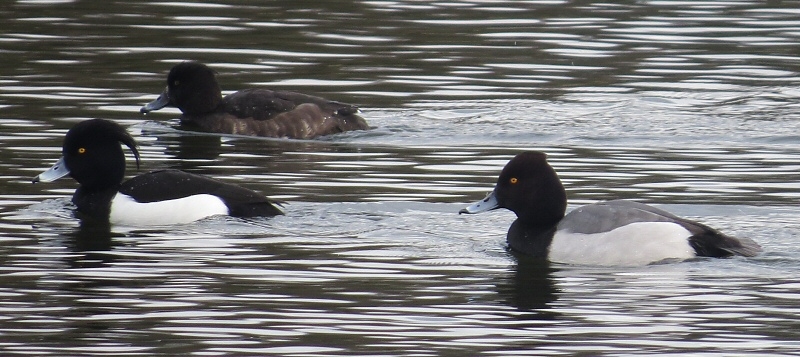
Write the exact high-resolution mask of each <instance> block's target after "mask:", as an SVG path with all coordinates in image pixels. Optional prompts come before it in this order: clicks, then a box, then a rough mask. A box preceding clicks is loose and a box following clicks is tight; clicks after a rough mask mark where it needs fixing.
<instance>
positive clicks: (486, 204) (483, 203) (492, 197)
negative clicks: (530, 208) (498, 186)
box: [458, 191, 500, 214]
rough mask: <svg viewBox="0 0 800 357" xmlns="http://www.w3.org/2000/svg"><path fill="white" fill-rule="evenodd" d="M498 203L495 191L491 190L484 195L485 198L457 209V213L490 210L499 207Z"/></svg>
mask: <svg viewBox="0 0 800 357" xmlns="http://www.w3.org/2000/svg"><path fill="white" fill-rule="evenodd" d="M499 207H500V204H499V203H497V195H496V194H495V191H492V192H491V193H490V194H488V195H487V196H486V198H484V199H482V200H480V201H478V202H475V203H473V204H471V205H469V206H467V207H465V208H462V209H461V210H460V211H458V214H462V213H466V214H473V213H481V212H486V211H491V210H493V209H495V208H499Z"/></svg>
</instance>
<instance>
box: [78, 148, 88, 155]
mask: <svg viewBox="0 0 800 357" xmlns="http://www.w3.org/2000/svg"><path fill="white" fill-rule="evenodd" d="M85 152H86V148H78V154H83V153H85Z"/></svg>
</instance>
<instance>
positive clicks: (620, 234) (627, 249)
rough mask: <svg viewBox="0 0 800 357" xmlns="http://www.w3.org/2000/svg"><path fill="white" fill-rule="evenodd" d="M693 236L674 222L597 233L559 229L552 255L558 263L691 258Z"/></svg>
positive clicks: (630, 262) (639, 262) (631, 262)
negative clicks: (691, 239)
mask: <svg viewBox="0 0 800 357" xmlns="http://www.w3.org/2000/svg"><path fill="white" fill-rule="evenodd" d="M691 235H692V234H691V233H690V232H689V231H687V230H686V228H683V227H681V226H680V225H678V224H675V223H670V222H638V223H632V224H629V225H626V226H622V227H619V228H617V229H614V230H612V231H608V232H604V233H595V234H582V233H571V232H563V231H559V232H557V233H556V234H555V236H553V241H552V243H551V245H550V254H549V255H548V257H549V259H550V261H552V262H558V263H567V264H586V265H629V266H633V265H646V264H650V263H655V262H658V261H661V260H664V259H681V260H683V259H690V258H694V257H695V252H694V249H693V248H692V247H691V246H690V245H689V241H688V238H689V237H690V236H691Z"/></svg>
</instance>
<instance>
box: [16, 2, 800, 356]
mask: <svg viewBox="0 0 800 357" xmlns="http://www.w3.org/2000/svg"><path fill="white" fill-rule="evenodd" d="M0 21H2V23H3V25H2V27H0V155H2V158H3V160H1V161H0V177H1V178H2V180H0V188H2V190H0V262H2V263H0V354H1V355H3V356H11V355H53V356H64V355H102V356H115V355H118V356H133V355H147V356H150V355H159V354H160V355H284V356H353V355H370V356H374V355H403V356H437V355H452V356H471V355H485V356H515V355H532V356H541V355H579V354H582V355H601V354H602V355H631V354H658V353H667V354H692V355H700V354H703V355H743V354H764V355H800V352H799V351H800V342H798V341H800V332H798V331H800V322H798V316H800V293H799V292H798V291H800V273H798V271H800V244H798V239H797V235H798V233H800V212H798V209H797V207H798V200H800V174H798V172H800V144H798V143H800V134H798V132H800V130H798V129H800V128H798V127H799V125H798V123H800V105H799V104H798V103H800V102H799V101H798V98H800V89H798V84H800V76H798V72H800V52H798V50H797V48H798V47H797V46H798V43H800V2H797V1H758V2H757V1H636V2H632V1H626V2H598V1H583V2H566V1H488V0H487V1H477V0H476V1H410V0H408V1H363V2H358V1H302V0H301V1H263V2H262V1H252V0H240V1H235V0H223V1H217V2H213V3H208V2H197V3H192V2H170V1H164V2H145V1H100V0H95V1H88V0H87V1H80V0H75V1H70V0H62V1H59V0H53V1H46V0H45V1H37V0H28V1H23V0H21V1H10V2H7V3H4V4H3V5H2V6H1V7H0ZM187 59H195V60H200V61H203V62H206V63H208V64H209V65H211V66H212V67H213V68H214V69H216V70H217V71H218V72H219V79H220V82H221V86H222V87H223V90H224V91H226V92H231V91H235V90H238V89H242V88H246V87H252V86H267V87H272V88H280V89H290V90H297V91H302V92H307V93H311V94H316V95H321V96H326V97H329V98H331V99H336V100H340V101H345V102H352V103H356V104H359V105H360V106H361V107H362V109H363V110H364V116H365V117H366V118H367V119H368V120H369V122H370V123H371V124H372V125H373V126H374V127H375V129H374V130H371V131H368V132H352V133H346V134H341V135H335V136H331V137H327V138H323V139H319V140H314V141H286V140H265V139H257V138H243V137H220V136H215V135H202V134H197V133H191V132H186V131H182V130H180V129H179V128H177V120H176V118H177V116H178V111H177V110H174V109H173V110H166V111H159V112H155V113H152V114H150V115H148V116H146V117H144V116H141V115H140V114H139V112H138V109H139V107H140V106H141V105H142V104H144V103H146V102H148V101H150V100H152V99H154V98H155V96H156V95H157V94H158V93H159V92H160V91H161V89H162V88H163V85H164V78H165V75H166V72H167V71H168V70H169V68H170V67H171V66H172V65H173V64H175V63H177V62H179V61H183V60H187ZM90 118H107V119H113V120H116V121H118V122H120V123H122V124H125V125H127V126H129V127H130V131H131V132H132V133H133V134H134V135H135V137H136V138H137V140H138V141H139V143H140V146H141V151H142V154H143V165H142V168H141V172H145V171H149V170H155V169H161V168H180V169H184V170H187V171H191V172H196V173H202V174H206V175H210V176H213V177H217V178H220V179H222V180H225V181H230V182H236V183H239V184H241V185H244V186H247V187H249V188H253V189H256V190H259V191H261V192H264V193H266V194H268V195H270V196H272V197H275V198H278V199H281V200H284V201H287V202H288V204H287V206H286V212H287V215H286V216H283V217H276V218H269V219H253V220H242V219H232V218H213V219H208V220H204V221H201V222H198V223H196V224H191V225H184V226H171V227H149V228H148V227H105V226H102V225H97V224H91V223H88V222H86V223H81V222H80V221H78V220H77V219H76V218H75V217H74V216H73V213H72V207H71V205H70V203H69V197H70V196H71V194H72V192H73V190H74V189H75V187H76V185H75V183H74V182H73V181H71V180H68V179H62V180H59V181H56V182H54V183H49V184H37V185H32V184H31V183H30V179H31V178H32V177H33V176H35V175H36V174H37V173H39V172H40V171H42V170H44V169H45V168H47V167H49V166H50V165H51V164H52V163H54V162H55V160H56V159H57V157H58V156H59V154H60V145H61V138H62V136H63V135H64V133H65V132H66V130H67V129H68V128H69V127H71V126H72V125H73V124H74V123H75V122H78V121H81V120H85V119H90ZM527 149H536V150H542V151H546V152H547V153H548V154H549V155H550V161H551V162H552V164H553V166H554V167H555V168H556V169H557V170H558V171H559V174H560V176H561V177H562V179H563V181H564V182H565V185H566V187H567V191H568V195H569V197H570V203H571V207H575V206H576V205H578V204H583V203H588V202H594V201H598V200H605V199H612V198H631V199H637V200H640V201H644V202H649V203H652V204H655V205H658V206H660V207H663V208H666V209H668V210H670V211H672V212H674V213H676V214H679V215H684V216H688V217H691V218H694V219H698V220H700V221H702V222H705V223H707V224H709V225H712V226H714V227H717V228H719V229H721V230H723V231H724V232H727V233H730V234H732V235H740V236H749V237H752V238H753V239H755V240H756V241H758V242H759V243H760V244H762V245H763V246H764V248H765V253H764V254H763V255H761V256H759V257H756V258H748V259H744V258H735V259H722V260H707V259H702V260H697V261H690V262H683V263H676V264H664V265H655V266H647V267H640V268H596V267H578V266H567V265H549V266H548V265H542V264H541V263H537V262H532V261H529V260H527V259H525V258H524V257H516V256H513V255H512V254H510V253H508V252H507V251H506V250H505V247H504V240H505V232H506V229H507V227H508V225H509V224H510V223H511V221H513V218H514V217H513V214H511V213H509V212H500V211H498V212H494V213H489V214H484V215H478V216H469V217H466V216H459V215H457V214H456V212H457V211H458V209H459V208H461V207H462V206H463V205H464V204H466V203H467V202H470V201H473V200H477V199H479V198H481V197H483V195H484V194H485V193H486V192H487V191H489V190H490V189H491V187H492V185H493V184H494V180H495V177H496V175H497V173H498V172H499V170H500V168H502V166H503V165H504V164H505V163H506V162H507V161H508V159H510V158H511V157H512V156H513V155H514V154H516V153H518V152H520V151H522V150H527ZM130 160H132V158H131V157H129V161H130ZM129 171H130V172H129V174H130V175H133V174H134V173H135V166H134V164H133V162H129Z"/></svg>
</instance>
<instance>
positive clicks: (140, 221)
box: [108, 193, 228, 226]
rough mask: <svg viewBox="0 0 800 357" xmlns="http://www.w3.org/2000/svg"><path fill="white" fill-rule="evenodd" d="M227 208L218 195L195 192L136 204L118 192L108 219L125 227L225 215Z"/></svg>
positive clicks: (112, 201)
mask: <svg viewBox="0 0 800 357" xmlns="http://www.w3.org/2000/svg"><path fill="white" fill-rule="evenodd" d="M227 214H228V207H227V206H225V203H224V202H222V200H221V199H220V198H219V197H216V196H213V195H207V194H202V195H194V196H188V197H184V198H178V199H174V200H166V201H158V202H150V203H139V202H136V200H134V199H133V198H131V197H130V196H128V195H123V194H121V193H117V195H116V196H114V199H113V200H111V214H110V215H109V217H108V220H109V221H110V222H111V223H113V224H119V225H125V226H138V225H150V226H155V225H169V224H182V223H190V222H194V221H196V220H198V219H203V218H206V217H210V216H214V215H227Z"/></svg>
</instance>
